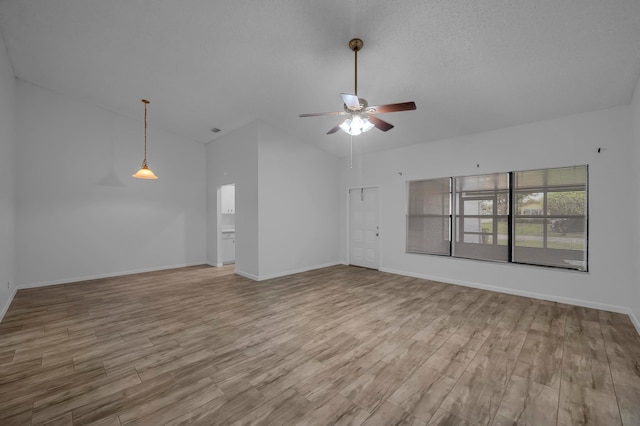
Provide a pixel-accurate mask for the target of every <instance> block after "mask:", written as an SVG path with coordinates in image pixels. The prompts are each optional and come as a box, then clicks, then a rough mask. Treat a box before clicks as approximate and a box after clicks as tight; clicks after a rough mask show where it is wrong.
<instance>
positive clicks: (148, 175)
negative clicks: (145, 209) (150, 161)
mask: <svg viewBox="0 0 640 426" xmlns="http://www.w3.org/2000/svg"><path fill="white" fill-rule="evenodd" d="M142 103H144V160H142V167H141V168H140V170H138V171H137V172H136V173H135V174H133V175H131V176H133V177H134V178H138V179H158V176H156V175H155V174H154V173H153V172H152V171H151V169H150V168H149V166H147V105H149V101H148V100H146V99H143V100H142Z"/></svg>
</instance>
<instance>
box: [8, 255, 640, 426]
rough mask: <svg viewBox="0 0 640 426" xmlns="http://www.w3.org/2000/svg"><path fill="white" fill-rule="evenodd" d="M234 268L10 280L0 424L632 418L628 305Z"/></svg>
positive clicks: (604, 421)
mask: <svg viewBox="0 0 640 426" xmlns="http://www.w3.org/2000/svg"><path fill="white" fill-rule="evenodd" d="M232 271H233V266H231V267H225V268H211V267H204V266H203V267H191V268H183V269H177V270H170V271H162V272H154V273H146V274H139V275H132V276H126V277H119V278H110V279H101V280H95V281H92V282H85V283H78V284H67V285H59V286H53V287H46V288H39V289H30V290H21V291H19V292H18V294H17V295H16V298H15V299H14V301H13V303H12V305H11V307H10V309H9V311H8V313H7V315H6V317H5V319H4V320H3V321H2V323H1V324H0V424H2V425H11V424H19V425H28V424H44V423H47V422H52V424H56V425H66V424H69V425H70V424H89V423H97V424H101V425H125V424H130V423H137V424H144V425H159V424H165V423H168V424H182V423H191V422H193V423H198V424H206V425H209V424H234V423H235V424H258V423H259V424H278V425H294V424H304V425H311V424H355V425H358V424H366V425H392V424H394V425H395V424H407V425H424V424H438V425H445V424H449V425H468V424H472V425H476V424H477V425H487V424H494V425H507V424H509V425H511V424H530V425H537V426H538V425H547V424H550V425H555V424H558V425H574V424H575V425H578V424H579V425H583V424H589V425H607V426H609V425H616V424H625V425H636V426H637V425H640V337H639V336H638V334H637V333H636V331H635V329H634V328H633V326H632V324H631V322H630V321H629V319H628V317H626V316H625V315H620V314H613V313H609V312H604V311H598V310H593V309H585V308H580V307H574V306H568V305H563V304H558V303H551V302H543V301H539V300H533V299H527V298H523V297H515V296H509V295H504V294H499V293H492V292H488V291H482V290H477V289H471V288H465V287H460V286H454V285H446V284H442V283H436V282H431V281H426V280H420V279H414V278H407V277H401V276H397V275H392V274H386V273H382V272H377V271H371V270H366V269H360V268H354V267H347V266H336V267H331V268H326V269H321V270H317V271H312V272H308V273H303V274H298V275H295V276H291V277H285V278H279V279H274V280H270V281H263V282H259V283H258V282H253V281H250V280H247V279H244V278H241V277H239V276H236V275H233V274H232ZM558 285H562V283H558Z"/></svg>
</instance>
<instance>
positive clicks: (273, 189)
mask: <svg viewBox="0 0 640 426" xmlns="http://www.w3.org/2000/svg"><path fill="white" fill-rule="evenodd" d="M338 165H339V161H338V159H337V158H336V157H334V156H332V155H330V154H327V153H326V152H324V151H320V150H319V149H318V148H316V147H314V146H312V145H310V144H306V143H301V142H300V141H297V140H295V139H293V138H291V137H290V136H288V135H287V134H285V133H284V132H281V131H279V130H277V129H275V128H273V127H270V126H268V125H266V124H264V123H261V124H260V144H259V180H258V182H259V206H260V224H259V225H260V236H259V238H260V273H259V275H260V279H266V278H269V277H274V276H280V275H285V274H289V273H294V272H298V271H304V270H309V269H315V268H319V267H323V266H328V265H335V264H337V263H338V261H339V255H338V253H339V245H338V244H339V240H338V235H339V233H338V227H339V220H338V215H339V213H338V212H339V207H338V206H339V194H338V193H337V192H336V188H337V187H338V182H339V173H338V170H339V168H338Z"/></svg>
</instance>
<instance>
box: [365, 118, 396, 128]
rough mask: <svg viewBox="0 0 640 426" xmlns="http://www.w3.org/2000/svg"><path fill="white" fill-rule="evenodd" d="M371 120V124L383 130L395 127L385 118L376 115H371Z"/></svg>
mask: <svg viewBox="0 0 640 426" xmlns="http://www.w3.org/2000/svg"><path fill="white" fill-rule="evenodd" d="M369 121H370V122H371V124H373V125H374V126H376V127H377V128H378V129H380V130H382V131H383V132H386V131H387V130H391V129H393V124H391V123H387V122H386V121H384V120H380V119H379V118H378V117H376V116H374V115H370V116H369Z"/></svg>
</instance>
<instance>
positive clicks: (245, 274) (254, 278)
mask: <svg viewBox="0 0 640 426" xmlns="http://www.w3.org/2000/svg"><path fill="white" fill-rule="evenodd" d="M235 274H236V275H240V276H241V277H245V278H249V279H250V280H253V281H260V278H259V277H258V276H257V275H253V274H250V273H248V272H243V271H238V270H237V269H236V270H235Z"/></svg>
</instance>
